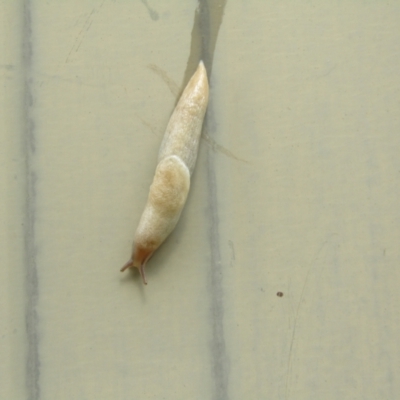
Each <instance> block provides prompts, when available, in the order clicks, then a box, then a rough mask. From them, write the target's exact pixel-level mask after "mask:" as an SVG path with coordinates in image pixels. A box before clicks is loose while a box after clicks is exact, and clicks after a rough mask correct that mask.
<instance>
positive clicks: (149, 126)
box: [136, 114, 159, 136]
mask: <svg viewBox="0 0 400 400" xmlns="http://www.w3.org/2000/svg"><path fill="white" fill-rule="evenodd" d="M136 117H138V118H139V119H140V121H141V122H142V124H143V125H145V126H147V127H148V128H149V129H150V131H151V133H153V135H156V136H159V131H158V129H157V128H156V127H155V126H154V125H152V124H151V123H150V122H149V121H146V120H145V119H143V118H142V117H140V116H139V115H138V114H136Z"/></svg>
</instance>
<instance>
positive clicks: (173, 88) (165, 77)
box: [147, 64, 249, 164]
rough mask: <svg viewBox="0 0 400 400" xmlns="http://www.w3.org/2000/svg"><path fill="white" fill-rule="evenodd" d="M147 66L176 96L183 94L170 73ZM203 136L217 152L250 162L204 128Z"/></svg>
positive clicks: (150, 65)
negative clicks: (234, 152)
mask: <svg viewBox="0 0 400 400" xmlns="http://www.w3.org/2000/svg"><path fill="white" fill-rule="evenodd" d="M147 68H149V69H150V70H151V71H153V72H155V73H156V74H157V75H158V76H159V77H160V78H161V79H162V80H163V81H164V82H165V84H166V85H167V86H168V88H169V90H170V92H171V93H172V94H173V95H174V96H175V97H176V98H178V96H179V95H180V94H181V90H180V89H179V86H178V85H177V84H176V83H175V82H174V80H173V79H171V78H170V77H169V76H168V74H167V73H166V72H165V71H164V70H163V69H161V68H160V67H158V66H157V65H154V64H149V65H147ZM201 138H202V139H203V140H204V141H205V142H206V144H207V145H208V146H209V147H210V148H211V149H212V150H214V151H215V152H220V153H222V154H224V155H225V156H227V157H229V158H232V159H234V160H236V161H240V162H243V163H246V164H249V162H248V161H246V160H244V159H243V158H240V157H238V156H236V155H235V154H233V153H232V152H231V151H230V150H228V149H227V148H225V147H224V146H222V145H220V144H219V143H217V142H216V141H215V140H214V139H213V138H212V137H211V136H210V135H209V134H208V133H206V132H205V130H203V134H202V136H201Z"/></svg>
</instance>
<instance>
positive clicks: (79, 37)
mask: <svg viewBox="0 0 400 400" xmlns="http://www.w3.org/2000/svg"><path fill="white" fill-rule="evenodd" d="M104 2H105V0H103V1H102V3H101V4H100V5H99V6H98V7H93V9H92V11H91V12H90V14H89V15H88V16H87V18H86V20H85V23H84V24H83V27H82V29H81V30H80V31H79V33H78V35H77V36H76V38H75V41H74V44H73V45H72V46H71V49H70V51H69V53H68V55H67V58H66V59H65V64H67V63H68V61H69V59H70V58H71V56H72V53H77V52H78V50H79V48H80V47H81V44H82V42H83V39H84V38H85V36H86V34H87V32H88V31H89V29H90V27H91V26H92V23H93V18H94V15H95V14H96V13H98V12H99V11H100V9H101V7H103V4H104Z"/></svg>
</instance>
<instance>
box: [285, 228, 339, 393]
mask: <svg viewBox="0 0 400 400" xmlns="http://www.w3.org/2000/svg"><path fill="white" fill-rule="evenodd" d="M335 235H337V234H336V233H333V234H332V235H330V236H329V238H328V239H326V240H325V242H323V243H322V244H321V246H320V248H319V249H318V251H317V253H316V255H315V257H314V259H313V260H312V262H311V264H310V266H309V268H308V271H307V275H306V278H305V280H304V284H303V289H302V291H301V295H300V300H299V302H298V304H297V309H296V313H295V316H294V323H293V330H292V336H291V339H290V348H289V354H288V371H287V375H286V385H285V399H286V400H287V399H288V395H289V380H290V377H291V375H292V367H293V345H294V342H295V338H296V329H297V322H298V319H299V314H300V306H301V304H302V302H303V300H304V293H305V290H306V286H307V283H308V278H309V276H310V273H311V271H312V270H313V269H314V268H315V267H316V265H317V262H318V260H319V259H320V254H321V253H322V251H323V250H324V249H325V248H326V246H327V244H328V243H330V242H331V239H332V237H333V236H335Z"/></svg>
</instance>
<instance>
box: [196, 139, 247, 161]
mask: <svg viewBox="0 0 400 400" xmlns="http://www.w3.org/2000/svg"><path fill="white" fill-rule="evenodd" d="M202 138H203V139H204V141H205V142H206V143H207V144H208V146H209V147H211V149H212V150H214V151H217V152H218V151H219V152H220V153H222V154H224V155H226V156H227V157H229V158H233V159H234V160H236V161H240V162H243V163H245V164H249V162H248V161H247V160H244V159H243V158H240V157H238V156H235V154H233V153H232V152H231V151H230V150H228V149H226V148H225V147H224V146H221V145H220V144H218V143H217V142H216V141H215V140H214V139H213V138H212V137H211V136H210V135H209V134H208V133H206V132H203V135H202Z"/></svg>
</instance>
